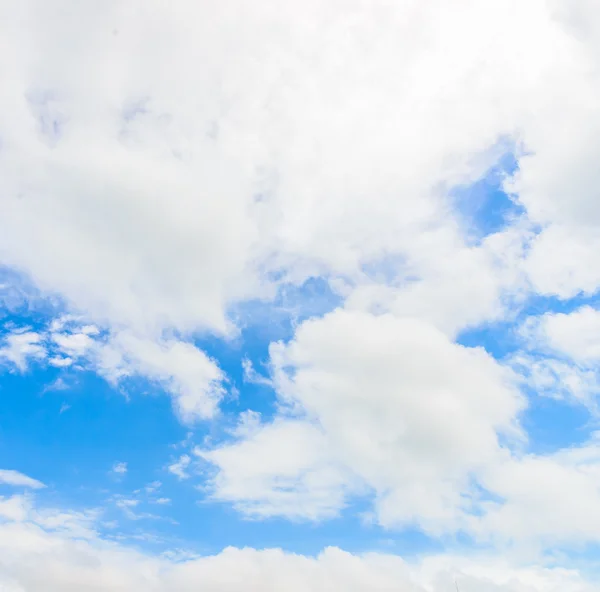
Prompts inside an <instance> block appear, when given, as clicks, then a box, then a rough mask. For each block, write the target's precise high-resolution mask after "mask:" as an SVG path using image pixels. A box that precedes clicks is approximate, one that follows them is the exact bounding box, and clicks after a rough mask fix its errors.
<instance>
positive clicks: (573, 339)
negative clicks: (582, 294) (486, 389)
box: [511, 306, 600, 409]
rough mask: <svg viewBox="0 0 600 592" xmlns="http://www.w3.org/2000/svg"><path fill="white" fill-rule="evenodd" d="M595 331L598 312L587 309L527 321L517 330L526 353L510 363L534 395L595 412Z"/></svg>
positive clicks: (598, 379) (599, 343) (598, 372)
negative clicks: (568, 400) (566, 399)
mask: <svg viewBox="0 0 600 592" xmlns="http://www.w3.org/2000/svg"><path fill="white" fill-rule="evenodd" d="M599 330H600V312H598V310H596V309H595V308H592V307H590V306H582V307H581V308H578V309H576V310H574V311H572V312H570V313H546V314H544V315H542V316H539V317H530V318H528V319H527V321H526V322H525V323H524V325H523V326H522V327H521V334H522V336H523V338H524V343H525V349H526V351H525V352H522V353H520V354H518V355H516V356H514V358H513V359H512V360H511V362H512V363H513V365H514V366H515V368H517V369H519V370H520V371H521V372H522V373H523V374H524V376H525V377H526V379H527V381H528V383H529V384H530V385H531V386H532V387H534V388H535V389H536V391H537V392H539V393H545V394H549V395H550V396H566V397H572V398H573V399H574V400H575V401H578V402H580V403H582V404H585V405H588V406H589V407H590V408H593V409H597V401H596V398H597V396H598V394H599V393H600V365H599V363H600V338H599V337H598V335H599Z"/></svg>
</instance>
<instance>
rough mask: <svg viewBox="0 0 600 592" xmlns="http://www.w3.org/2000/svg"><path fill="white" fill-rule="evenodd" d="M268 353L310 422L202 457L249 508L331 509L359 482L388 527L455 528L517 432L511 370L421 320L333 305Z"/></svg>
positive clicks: (244, 435)
mask: <svg viewBox="0 0 600 592" xmlns="http://www.w3.org/2000/svg"><path fill="white" fill-rule="evenodd" d="M271 360H272V365H273V372H274V382H275V384H276V385H277V388H278V394H279V397H280V400H281V403H282V404H283V405H284V406H288V407H289V409H290V411H292V412H293V413H295V414H297V415H299V416H300V417H303V419H299V420H286V419H283V418H282V419H279V420H276V421H275V422H274V423H273V424H271V425H266V426H262V425H259V426H251V428H250V429H243V430H242V431H241V433H239V434H238V436H239V438H240V439H239V441H238V442H236V443H234V444H224V445H223V446H221V447H218V448H216V449H215V450H213V451H211V452H206V451H205V452H204V453H203V455H204V456H205V458H207V459H208V460H210V461H211V462H213V463H214V464H215V465H216V466H217V467H218V468H219V469H220V472H219V473H218V474H217V477H216V478H215V480H214V482H213V485H214V486H215V488H216V494H215V495H216V496H217V497H221V498H223V499H228V500H230V501H236V504H237V506H238V507H240V508H241V509H242V510H244V511H247V512H249V513H251V514H255V513H262V514H265V515H269V514H277V513H280V514H283V515H290V516H294V515H298V514H299V513H301V512H303V513H304V515H305V517H310V518H318V517H322V516H323V515H327V514H332V513H335V511H337V510H339V509H341V508H342V507H343V505H344V493H345V488H347V487H350V489H353V488H354V482H355V481H356V480H357V479H359V480H360V481H359V482H362V483H363V484H365V485H366V486H368V488H370V489H372V490H373V491H374V492H375V494H376V501H375V511H376V513H377V519H378V520H379V522H380V523H382V524H384V525H386V526H399V525H405V524H411V523H417V524H419V525H420V526H421V527H423V528H425V529H426V530H428V531H430V532H434V533H439V532H443V531H445V530H447V529H449V530H453V529H456V528H459V527H461V525H462V520H463V518H464V512H466V511H468V510H469V509H470V507H471V501H470V500H469V496H470V495H471V489H470V481H471V478H472V477H473V476H476V475H477V474H478V472H479V471H481V470H482V469H483V468H485V467H486V466H488V465H489V464H490V463H494V462H496V461H497V460H498V459H500V458H502V457H503V454H504V453H503V451H502V449H501V446H500V444H499V435H500V434H503V435H504V436H508V437H509V438H515V437H516V438H519V437H520V435H521V434H520V430H519V428H518V424H517V414H518V412H519V411H520V410H521V409H522V407H523V401H522V399H521V397H520V395H519V393H518V390H517V388H516V386H515V384H514V382H513V381H514V377H513V375H512V374H511V372H510V371H509V370H507V369H505V368H502V367H501V366H500V365H498V364H497V363H496V362H495V361H494V360H493V359H492V358H491V357H490V356H489V355H487V354H486V353H485V352H484V351H483V350H480V349H469V348H464V347H461V346H459V345H456V344H454V343H452V342H451V341H449V340H448V338H447V337H446V336H445V335H444V334H443V333H442V332H440V331H438V330H437V329H435V328H433V327H431V326H430V325H428V324H427V323H424V322H422V321H419V320H415V319H411V318H398V317H394V316H392V315H381V316H374V315H369V314H366V313H360V312H356V311H344V310H337V311H335V312H333V313H331V314H329V315H326V316H325V317H324V318H322V319H319V320H310V321H306V322H305V323H303V324H302V325H300V326H299V327H298V329H297V331H296V335H295V338H294V340H293V341H292V342H291V343H290V344H288V345H283V344H275V345H273V346H272V347H271ZM313 496H314V497H313ZM465 496H466V497H465Z"/></svg>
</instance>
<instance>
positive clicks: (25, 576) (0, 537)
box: [0, 497, 597, 592]
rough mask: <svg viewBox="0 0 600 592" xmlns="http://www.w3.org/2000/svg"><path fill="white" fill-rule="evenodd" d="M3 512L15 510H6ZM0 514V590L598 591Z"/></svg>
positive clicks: (537, 572) (28, 513) (541, 579)
mask: <svg viewBox="0 0 600 592" xmlns="http://www.w3.org/2000/svg"><path fill="white" fill-rule="evenodd" d="M8 505H11V506H13V507H14V508H15V509H16V508H18V511H14V510H11V511H9V510H8V509H7V510H5V507H7V506H8ZM0 515H1V516H2V518H3V519H2V521H0V550H1V553H0V573H1V575H0V584H1V585H2V586H3V587H4V588H5V589H6V590H7V591H8V592H24V591H26V592H36V591H38V590H44V591H46V592H55V591H56V592H59V591H60V592H69V591H73V592H74V591H76V590H95V591H98V592H101V591H108V590H111V591H118V590H123V591H126V590H152V591H154V592H162V591H163V590H164V591H166V590H181V591H183V592H185V591H188V590H189V591H190V592H191V591H192V590H197V589H198V588H201V589H202V590H206V591H209V592H212V591H214V592H217V591H218V592H222V591H225V590H226V591H228V592H237V591H240V592H241V591H242V590H244V591H245V592H247V591H251V592H252V591H256V592H259V591H260V592H265V591H272V592H275V591H277V590H283V589H285V590H290V591H296V590H298V592H300V591H301V590H302V591H304V590H323V591H325V590H331V589H336V590H352V591H355V592H363V591H364V592H366V591H367V590H368V591H372V590H377V591H381V592H388V591H389V592H392V591H396V590H402V591H406V592H443V591H447V592H451V591H453V590H455V588H454V580H456V581H457V582H460V587H461V589H462V590H465V591H466V592H471V591H472V592H475V591H476V590H477V591H478V592H479V591H484V592H487V591H489V592H492V591H493V592H515V591H518V592H555V591H557V590H561V591H565V592H591V591H592V590H594V589H596V585H597V584H596V583H594V582H593V581H586V580H585V579H584V578H583V576H582V575H580V574H579V573H578V572H577V571H575V570H565V569H557V568H544V567H542V566H513V565H510V564H509V563H508V562H507V561H503V560H499V559H497V558H490V557H485V556H482V557H480V558H479V559H478V560H473V559H466V558H463V557H460V556H454V557H453V556H450V555H447V556H431V557H427V558H424V559H422V560H420V561H418V562H415V561H412V562H411V561H405V560H403V559H402V558H401V557H399V556H395V555H386V554H381V553H368V554H364V555H353V554H351V553H348V552H345V551H342V550H340V549H338V548H327V549H324V550H323V551H322V552H321V553H319V554H318V555H317V556H316V557H309V556H303V555H294V554H291V553H285V552H283V551H281V550H279V549H267V550H261V551H259V550H255V549H252V548H246V549H235V548H228V549H225V550H223V551H222V552H221V553H218V554H216V555H211V556H204V557H195V558H192V559H183V560H179V561H178V560H176V559H170V558H169V555H168V554H167V555H164V556H154V555H150V554H144V553H142V552H140V551H137V550H134V549H132V548H129V547H127V546H124V545H122V544H118V543H115V542H111V541H108V540H106V539H102V538H101V537H99V535H98V534H96V533H95V532H94V515H93V514H89V513H88V514H86V513H76V512H68V511H56V510H53V509H44V508H41V509H40V508H37V507H36V506H35V505H34V504H32V503H31V502H27V501H25V500H24V499H23V498H19V497H13V498H7V499H4V500H2V501H0ZM32 558H35V568H32V567H33V564H32Z"/></svg>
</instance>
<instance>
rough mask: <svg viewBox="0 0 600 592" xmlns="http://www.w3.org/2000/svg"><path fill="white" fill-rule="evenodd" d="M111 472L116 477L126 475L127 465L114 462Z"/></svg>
mask: <svg viewBox="0 0 600 592" xmlns="http://www.w3.org/2000/svg"><path fill="white" fill-rule="evenodd" d="M112 472H113V473H115V474H116V475H125V474H126V473H127V463H126V462H116V463H115V464H114V465H113V467H112Z"/></svg>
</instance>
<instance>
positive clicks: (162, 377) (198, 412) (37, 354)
mask: <svg viewBox="0 0 600 592" xmlns="http://www.w3.org/2000/svg"><path fill="white" fill-rule="evenodd" d="M67 322H69V323H70V326H68V327H67V326H66V324H67ZM5 344H6V345H5V346H4V347H3V348H1V349H0V360H2V359H5V360H6V361H9V362H11V363H12V364H14V365H16V366H17V368H19V369H20V370H21V371H24V370H26V368H27V362H28V361H29V360H32V359H36V360H38V361H44V360H46V359H47V361H48V364H49V365H51V366H54V367H58V368H67V367H71V366H73V365H74V364H76V367H77V368H79V369H81V368H87V369H91V370H94V371H96V372H97V373H98V374H100V375H101V376H103V377H104V378H105V379H106V380H108V381H109V382H110V383H111V384H114V385H116V384H118V383H119V382H120V381H122V380H123V379H126V378H128V377H131V376H141V377H144V378H146V379H147V380H149V381H151V382H154V383H156V384H158V385H160V386H161V387H162V388H164V389H165V390H166V391H167V392H169V393H170V394H171V395H172V397H173V403H174V408H175V411H176V413H177V415H178V417H179V418H180V419H181V420H182V421H183V422H186V423H193V422H195V421H197V420H198V419H208V418H210V417H212V416H213V415H214V414H215V413H216V411H217V405H218V403H219V401H220V399H221V398H222V397H223V396H224V394H225V388H224V386H223V383H224V382H225V380H226V377H225V375H224V374H223V372H222V371H221V369H220V368H219V366H218V364H217V363H216V362H215V361H214V360H212V359H211V358H209V357H208V356H207V355H206V354H205V353H204V352H203V351H202V350H200V349H199V348H197V347H196V346H194V345H193V344H192V343H188V342H185V341H181V340H178V339H156V340H154V339H148V338H143V337H139V336H136V335H133V334H132V333H130V332H125V331H123V332H119V333H112V334H109V335H103V334H101V333H100V331H99V330H98V329H97V328H96V327H94V326H90V325H88V326H85V325H84V326H80V325H77V324H73V319H64V318H61V317H59V318H57V319H54V321H52V322H51V323H50V326H49V327H48V331H40V332H32V331H28V330H25V329H18V330H14V331H13V332H12V333H10V334H9V335H8V336H7V337H6V338H5ZM58 380H61V379H60V378H59V379H58Z"/></svg>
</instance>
